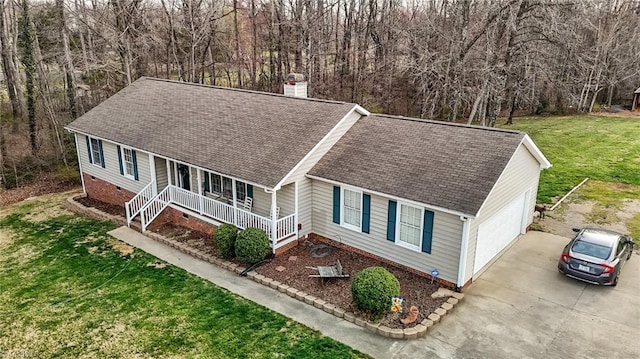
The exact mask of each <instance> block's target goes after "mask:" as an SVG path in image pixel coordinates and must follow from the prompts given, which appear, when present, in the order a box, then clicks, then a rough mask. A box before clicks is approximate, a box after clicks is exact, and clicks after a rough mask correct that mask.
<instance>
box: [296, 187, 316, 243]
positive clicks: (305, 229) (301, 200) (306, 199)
mask: <svg viewBox="0 0 640 359" xmlns="http://www.w3.org/2000/svg"><path fill="white" fill-rule="evenodd" d="M312 202H313V187H312V181H311V180H310V179H308V178H306V177H305V178H303V179H301V180H300V181H299V183H298V224H300V226H301V228H300V231H299V235H300V237H303V236H305V235H307V234H309V233H311V232H313V216H312V215H311V214H312V207H313V203H312Z"/></svg>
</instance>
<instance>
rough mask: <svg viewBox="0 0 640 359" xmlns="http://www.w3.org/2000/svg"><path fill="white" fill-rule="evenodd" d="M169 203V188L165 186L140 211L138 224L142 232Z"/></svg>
mask: <svg viewBox="0 0 640 359" xmlns="http://www.w3.org/2000/svg"><path fill="white" fill-rule="evenodd" d="M170 203H171V186H167V187H165V189H163V190H162V192H160V193H158V195H157V196H155V197H154V198H153V199H152V200H151V201H149V203H147V205H146V206H145V207H144V208H143V209H142V210H141V211H140V223H141V224H142V231H143V232H144V231H146V230H147V226H148V225H149V223H151V222H153V220H154V219H156V217H158V215H160V212H162V211H163V210H164V209H165V208H167V206H169V204H170Z"/></svg>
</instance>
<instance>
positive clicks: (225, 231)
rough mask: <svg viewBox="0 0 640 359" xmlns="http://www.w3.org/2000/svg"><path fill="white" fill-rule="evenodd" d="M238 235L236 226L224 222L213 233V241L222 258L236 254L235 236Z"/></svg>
mask: <svg viewBox="0 0 640 359" xmlns="http://www.w3.org/2000/svg"><path fill="white" fill-rule="evenodd" d="M237 235H238V227H236V226H234V225H233V224H228V223H225V224H223V225H221V226H220V227H218V229H216V232H215V233H214V234H213V241H214V242H215V244H216V247H217V248H218V251H220V255H222V257H223V258H226V259H229V258H233V256H234V255H235V254H236V249H235V245H236V236H237Z"/></svg>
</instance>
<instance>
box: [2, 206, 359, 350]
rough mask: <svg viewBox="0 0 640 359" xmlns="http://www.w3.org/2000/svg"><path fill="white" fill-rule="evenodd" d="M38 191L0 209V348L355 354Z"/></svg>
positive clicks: (110, 226)
mask: <svg viewBox="0 0 640 359" xmlns="http://www.w3.org/2000/svg"><path fill="white" fill-rule="evenodd" d="M66 196H68V193H67V194H58V195H53V196H47V197H42V198H39V199H36V200H31V201H28V202H25V204H21V205H20V206H19V207H15V208H7V209H3V210H2V211H0V288H1V290H0V308H1V309H0V333H2V335H1V336H0V353H5V354H6V355H14V356H17V355H22V356H25V357H26V356H33V357H42V358H55V357H65V358H66V357H79V358H82V357H86V358H89V357H91V358H93V357H127V358H131V357H139V358H150V357H203V358H247V357H251V358H254V357H256V358H262V357H265V358H266V357H269V358H272V357H284V358H294V357H296V358H298V357H312V358H336V357H364V355H363V354H361V353H359V352H356V351H354V350H352V349H350V348H349V347H347V346H345V345H343V344H340V343H338V342H336V341H334V340H332V339H330V338H327V337H324V336H323V335H322V334H320V333H318V332H316V331H313V330H311V329H309V328H307V327H305V326H302V325H300V324H298V323H296V322H294V321H292V320H290V319H288V318H286V317H284V316H282V315H279V314H276V313H274V312H271V311H269V310H268V309H266V308H264V307H261V306H259V305H257V304H255V303H253V302H250V301H248V300H245V299H243V298H240V297H237V296H235V295H233V294H231V293H229V292H227V291H226V290H223V289H221V288H219V287H217V286H215V285H213V284H211V283H209V282H207V281H205V280H203V279H200V278H198V277H196V276H194V275H191V274H189V273H187V272H185V271H184V270H182V269H179V268H177V267H174V266H172V265H168V264H166V263H164V262H161V261H159V260H157V259H155V258H154V257H152V256H150V255H148V254H146V253H143V252H141V251H138V250H135V249H133V248H132V247H129V246H128V245H125V244H123V243H121V242H119V241H116V240H114V239H112V238H110V236H108V235H107V234H106V232H107V231H109V230H111V229H113V228H115V225H113V224H112V223H110V222H101V221H96V220H90V219H85V218H81V217H78V216H76V215H73V214H71V213H69V212H66V211H64V210H63V209H61V207H60V203H61V202H62V200H63V199H64V198H66Z"/></svg>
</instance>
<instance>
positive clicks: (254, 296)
mask: <svg viewBox="0 0 640 359" xmlns="http://www.w3.org/2000/svg"><path fill="white" fill-rule="evenodd" d="M109 234H110V235H111V236H113V237H115V238H117V239H119V240H121V241H123V242H125V243H128V244H130V245H131V246H133V247H136V248H138V249H141V250H143V251H145V252H147V253H149V254H151V255H153V256H155V257H157V258H159V259H162V260H163V261H166V262H167V263H171V264H173V265H175V266H177V267H180V268H183V269H184V270H186V271H187V272H190V273H193V274H195V275H197V276H199V277H201V278H204V279H206V280H208V281H210V282H211V283H213V284H215V285H217V286H220V287H222V288H226V289H227V290H229V291H230V292H232V293H235V294H237V295H239V296H241V297H244V298H247V299H249V300H251V301H253V302H256V303H258V304H260V305H262V306H265V307H267V308H269V309H271V310H273V311H274V312H278V313H280V314H282V315H284V316H286V317H289V318H291V319H293V320H295V321H297V322H299V323H302V324H304V325H306V326H308V327H310V328H313V329H315V330H318V331H320V332H322V334H324V335H326V336H328V337H331V338H333V339H335V340H337V341H339V342H342V343H344V344H346V345H348V346H350V347H352V348H354V349H357V350H359V351H361V352H363V353H366V354H368V355H371V356H372V357H374V358H391V357H393V356H394V353H397V352H399V351H400V350H401V349H402V348H403V347H404V346H405V345H406V344H407V343H408V341H406V340H393V339H389V338H385V337H382V336H379V335H377V334H373V333H370V332H367V331H366V330H365V329H364V328H362V327H359V326H357V325H355V324H353V323H349V322H347V321H346V320H342V319H339V318H336V317H334V316H333V315H331V314H328V313H325V312H324V311H322V310H320V309H317V308H315V307H313V306H311V305H308V304H305V303H302V302H300V301H298V300H296V299H293V298H291V297H289V296H288V295H286V294H284V293H280V292H278V291H277V290H275V289H271V288H269V287H266V286H264V285H262V284H259V283H256V282H254V281H252V280H250V279H247V278H243V277H240V276H238V275H237V274H235V273H231V272H230V271H228V270H226V269H222V268H220V267H217V266H215V265H213V264H211V263H208V262H205V261H203V260H200V259H196V258H194V257H192V256H190V255H188V254H185V253H183V252H181V251H179V250H177V249H174V248H171V247H169V246H167V245H164V244H162V243H159V242H157V241H154V240H153V239H150V238H148V237H146V236H144V235H143V234H141V233H140V232H137V231H135V230H133V229H131V228H128V227H119V228H117V229H114V230H113V231H111V232H109ZM416 354H418V353H416ZM416 357H418V356H416Z"/></svg>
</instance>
